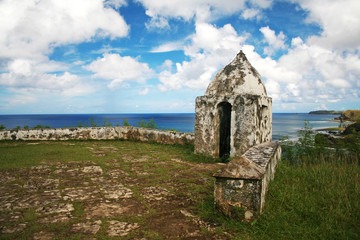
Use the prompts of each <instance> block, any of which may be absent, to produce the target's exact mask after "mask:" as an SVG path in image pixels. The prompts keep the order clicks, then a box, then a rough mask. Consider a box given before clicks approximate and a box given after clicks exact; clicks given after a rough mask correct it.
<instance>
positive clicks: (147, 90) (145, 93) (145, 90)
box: [138, 88, 150, 96]
mask: <svg viewBox="0 0 360 240" xmlns="http://www.w3.org/2000/svg"><path fill="white" fill-rule="evenodd" d="M149 92H150V89H149V88H144V89H141V90H139V92H138V93H139V95H142V96H144V95H147V94H149Z"/></svg>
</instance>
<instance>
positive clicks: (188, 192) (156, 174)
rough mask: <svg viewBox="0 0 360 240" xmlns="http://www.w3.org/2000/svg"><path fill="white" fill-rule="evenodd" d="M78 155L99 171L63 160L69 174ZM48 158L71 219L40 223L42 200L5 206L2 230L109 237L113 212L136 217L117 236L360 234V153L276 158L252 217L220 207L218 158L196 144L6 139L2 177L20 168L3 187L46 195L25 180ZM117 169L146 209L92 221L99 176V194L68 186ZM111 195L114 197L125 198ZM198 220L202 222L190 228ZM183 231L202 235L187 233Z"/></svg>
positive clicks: (0, 153) (25, 235)
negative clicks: (74, 194)
mask: <svg viewBox="0 0 360 240" xmlns="http://www.w3.org/2000/svg"><path fill="white" fill-rule="evenodd" d="M74 162H79V164H80V163H83V164H84V165H81V164H80V165H76V166H77V167H76V168H75V170H76V169H77V171H78V170H81V169H83V167H84V166H85V165H86V164H88V163H89V162H91V165H93V166H100V167H101V169H102V170H103V173H102V175H92V174H94V173H89V175H88V176H87V175H86V174H83V173H81V171H80V172H79V174H78V175H75V177H74V176H72V175H71V176H72V177H71V176H70V175H66V174H64V175H59V171H60V170H61V169H65V170H66V171H67V172H66V171H63V172H64V173H70V172H71V171H73V170H74V169H70V166H73V165H74ZM44 165H46V166H50V167H48V169H49V170H48V172H49V173H48V178H50V179H59V184H58V185H56V186H57V188H58V189H59V191H60V193H61V197H63V198H61V199H60V200H59V202H60V203H65V202H67V203H70V204H72V206H73V208H74V210H73V211H72V213H71V218H69V220H68V221H67V222H64V223H45V224H43V223H42V222H44V221H43V219H47V218H46V217H48V216H47V215H44V214H43V213H42V212H41V211H40V212H39V211H38V208H37V207H36V206H35V207H31V206H30V207H24V208H21V207H18V208H15V207H14V208H13V209H11V208H9V209H6V208H1V209H2V210H1V211H0V224H1V225H0V226H1V228H2V230H3V231H2V235H1V237H0V238H1V239H32V238H33V237H34V236H38V235H37V234H40V233H43V234H45V235H44V236H51V237H52V238H54V239H65V238H66V239H86V238H88V237H89V236H91V237H94V238H97V239H112V237H111V236H110V235H109V234H110V233H109V229H110V228H111V227H112V226H113V225H111V224H113V223H114V221H120V222H124V221H126V222H129V223H132V224H138V225H129V226H140V227H139V228H135V227H134V229H135V230H133V232H130V233H129V234H128V235H126V236H123V237H119V236H118V237H115V238H117V239H142V238H145V239H360V228H359V226H360V203H359V199H360V166H359V162H358V161H345V160H344V161H343V160H337V161H331V160H329V159H327V158H326V157H325V158H322V159H319V160H312V161H306V162H297V163H294V162H293V161H289V160H286V159H284V160H283V161H282V162H281V163H279V165H278V168H277V172H276V174H275V180H274V181H273V182H271V183H270V187H269V191H268V194H267V197H266V205H265V211H264V214H263V215H261V216H260V217H259V218H258V219H256V220H255V221H254V222H252V223H247V222H238V221H234V220H230V219H227V218H225V217H223V216H217V215H214V211H213V210H214V204H213V179H212V177H211V175H212V173H213V172H215V171H216V170H217V169H218V168H219V167H220V165H218V164H216V163H215V162H214V160H213V159H210V158H206V157H202V156H198V155H195V154H193V148H192V146H177V145H176V146H169V145H159V144H149V143H140V142H128V141H66V142H0V169H1V170H0V171H1V175H2V178H1V179H2V180H3V179H4V176H10V175H9V174H14V178H7V179H10V180H8V181H1V182H0V183H1V184H0V190H2V191H5V190H6V189H10V187H14V186H17V188H18V189H17V192H16V194H19V196H20V195H21V194H24V193H26V194H29V197H30V196H31V195H34V196H35V195H36V194H40V192H41V191H42V189H41V188H37V189H35V190H34V191H33V192H27V189H26V188H25V186H28V185H29V176H30V175H31V173H32V172H33V170H34V169H37V168H36V166H44ZM60 166H61V168H60ZM34 167H35V168H34ZM66 167H69V168H68V169H67V168H66ZM70 170H71V171H70ZM116 171H117V172H119V171H121V172H123V173H124V174H123V175H124V176H119V178H118V179H117V180H116V181H119V182H121V183H122V184H123V185H124V186H125V187H126V188H128V189H130V190H131V192H132V194H133V195H132V198H133V201H134V202H133V203H132V204H133V205H134V204H135V201H136V204H138V205H136V204H135V205H136V206H138V207H137V208H138V209H134V210H133V211H135V210H136V211H140V210H139V209H143V210H141V211H142V212H141V213H140V214H139V213H138V212H136V211H135V212H136V214H135V213H134V215H132V213H131V212H129V213H128V214H127V215H126V214H125V215H121V214H120V215H118V216H112V215H111V214H110V213H109V214H110V216H108V217H106V216H103V217H99V216H94V217H92V218H91V219H90V220H89V216H93V215H91V214H93V212H94V211H92V212H91V211H90V210H89V209H94V208H89V206H88V205H89V204H90V203H93V202H94V203H95V205H96V203H97V204H100V203H101V204H103V202H102V200H101V199H103V198H104V196H105V198H106V191H105V190H101V189H102V188H101V185H96V188H99V189H100V190H98V191H97V192H96V194H97V193H99V197H98V199H96V198H95V199H94V200H91V201H90V200H89V201H88V200H86V199H85V200H81V199H80V198H79V199H75V200H73V201H70V200H67V201H65V200H64V199H65V198H64V196H66V194H67V191H69V190H68V189H71V188H74V187H79V186H82V185H84V186H85V185H86V184H85V183H87V182H88V183H89V184H90V185H86V186H87V187H88V186H92V185H91V184H95V182H96V183H97V182H99V181H100V180H99V179H102V180H101V181H105V180H106V181H109V182H111V181H113V178H114V177H113V176H115V175H114V174H113V173H114V172H116ZM80 173H81V174H80ZM94 176H96V178H94ZM36 177H38V178H40V177H41V176H36ZM71 181H73V182H71ZM94 186H95V185H94ZM153 186H156V187H158V189H160V188H161V189H165V190H166V193H164V194H165V195H164V196H162V200H161V201H155V200H154V201H153V200H151V199H150V200H149V199H148V198H147V196H146V195H145V192H146V191H145V190H147V189H151V187H153ZM16 194H15V195H16ZM26 194H25V195H26ZM96 194H95V193H94V196H95V195H96ZM159 194H160V193H159ZM5 195H6V194H5ZM155 195H156V194H155ZM160 195H161V194H160ZM16 196H17V195H16ZM0 200H1V204H4V203H5V202H4V201H5V200H4V198H1V197H0ZM111 201H112V203H113V204H117V203H119V202H121V201H125V200H119V199H118V200H116V201H115V200H114V201H113V200H111ZM126 201H130V200H129V199H127V200H126ZM185 203H186V204H185ZM12 204H13V206H17V205H16V203H12ZM162 204H163V205H162ZM50 205H51V204H50ZM95 205H94V206H91V207H95ZM46 206H47V205H46ZM14 209H16V212H17V213H18V215H19V217H18V218H17V219H16V220H10V219H13V216H15V215H14V214H13V212H14V211H15V210H14ZM184 212H185V213H191V214H190V215H186V214H185V215H186V217H184V216H183V215H181V213H184ZM189 216H190V217H189ZM97 219H100V220H101V224H100V225H99V230H98V231H97V232H96V233H95V234H89V233H87V232H81V231H80V232H79V231H77V230H76V229H77V228H76V226H80V225H79V224H81V223H83V222H86V221H93V223H94V224H95V223H96V221H95V220H97ZM190 220H191V221H193V222H192V223H190V222H189V221H190ZM199 222H200V223H201V222H202V223H203V224H200V223H199ZM21 224H23V225H24V224H25V225H26V227H23V228H22V229H21V231H15V232H12V233H4V232H6V231H5V230H6V229H7V230H8V229H16V226H20V225H21ZM194 226H198V228H197V229H193V228H194ZM206 226H211V227H206ZM4 229H5V230H4ZM166 229H167V230H168V231H166ZM182 231H183V232H182ZM8 232H9V231H8ZM10 232H11V231H10ZM185 232H188V233H189V232H194V234H195V233H196V234H197V235H192V236H193V238H191V235H186V234H185ZM46 234H48V235H46ZM184 234H185V235H184ZM194 236H195V237H194ZM196 236H197V237H196Z"/></svg>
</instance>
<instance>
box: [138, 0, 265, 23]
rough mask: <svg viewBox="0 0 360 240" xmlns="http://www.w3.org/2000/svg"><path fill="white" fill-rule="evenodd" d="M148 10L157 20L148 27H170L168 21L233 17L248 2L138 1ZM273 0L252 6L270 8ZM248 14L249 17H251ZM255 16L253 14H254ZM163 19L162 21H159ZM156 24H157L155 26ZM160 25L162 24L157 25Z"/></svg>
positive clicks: (147, 12) (205, 20) (147, 13)
mask: <svg viewBox="0 0 360 240" xmlns="http://www.w3.org/2000/svg"><path fill="white" fill-rule="evenodd" d="M137 1H138V2H140V3H142V4H143V6H144V7H145V9H146V15H148V16H149V17H151V18H153V19H155V20H154V22H152V21H153V20H150V23H148V25H151V26H156V25H157V27H168V22H167V21H166V19H170V18H174V19H179V18H181V19H183V20H185V21H189V20H191V19H193V18H195V19H196V21H197V22H210V21H212V20H214V19H216V18H218V17H219V16H223V15H231V14H234V13H237V12H239V11H241V10H244V9H246V4H245V3H246V0H227V1H226V2H223V1H219V0H172V1H169V0H137ZM271 3H272V0H260V1H259V0H256V1H255V0H251V1H250V4H251V5H252V6H255V7H256V8H258V9H259V8H260V9H261V8H268V7H270V6H271ZM249 13H250V12H248V13H247V16H249ZM252 14H253V13H252ZM159 19H161V21H159ZM154 23H155V24H154ZM156 23H160V24H156Z"/></svg>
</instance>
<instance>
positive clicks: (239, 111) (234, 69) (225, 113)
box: [195, 51, 272, 158]
mask: <svg viewBox="0 0 360 240" xmlns="http://www.w3.org/2000/svg"><path fill="white" fill-rule="evenodd" d="M271 107H272V99H271V98H269V97H267V95H266V90H265V86H264V83H263V81H262V79H261V76H260V74H259V73H258V72H257V71H256V70H255V68H254V67H252V66H251V64H250V63H249V61H248V60H247V58H246V56H245V54H244V53H243V52H242V51H240V53H239V54H238V55H237V56H236V58H235V59H234V60H233V61H232V62H231V63H230V64H229V65H227V66H226V67H224V68H223V69H222V70H221V71H220V72H219V73H218V74H216V76H215V77H214V79H213V80H212V81H211V83H210V85H209V87H208V88H207V90H206V93H205V96H201V97H197V98H196V106H195V153H200V154H204V155H210V156H212V157H225V158H226V157H229V156H231V157H233V156H240V155H242V154H243V153H245V152H246V150H247V149H249V148H250V147H251V146H254V145H256V144H260V143H263V142H270V141H271V135H272V128H271V127H272V109H271Z"/></svg>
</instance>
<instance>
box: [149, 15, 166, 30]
mask: <svg viewBox="0 0 360 240" xmlns="http://www.w3.org/2000/svg"><path fill="white" fill-rule="evenodd" d="M145 26H146V28H147V29H148V30H155V29H162V28H170V25H169V22H168V20H167V19H166V18H164V17H159V16H155V17H152V18H151V20H150V21H149V22H147V23H145Z"/></svg>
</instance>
